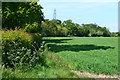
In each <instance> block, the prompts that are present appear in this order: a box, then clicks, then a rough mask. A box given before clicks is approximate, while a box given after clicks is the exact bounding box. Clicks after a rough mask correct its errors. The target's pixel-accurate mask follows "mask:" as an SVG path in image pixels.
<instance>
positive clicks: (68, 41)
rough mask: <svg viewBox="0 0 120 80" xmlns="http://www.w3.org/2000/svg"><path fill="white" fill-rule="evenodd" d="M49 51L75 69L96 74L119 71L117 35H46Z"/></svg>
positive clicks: (112, 73)
mask: <svg viewBox="0 0 120 80" xmlns="http://www.w3.org/2000/svg"><path fill="white" fill-rule="evenodd" d="M44 41H46V43H47V45H48V47H49V51H51V52H54V54H55V55H58V56H60V57H61V58H62V59H63V60H64V61H66V62H67V63H68V64H69V65H70V66H71V67H72V68H73V69H74V70H79V71H82V72H90V73H95V74H106V75H115V74H117V73H118V70H117V69H118V38H117V37H44Z"/></svg>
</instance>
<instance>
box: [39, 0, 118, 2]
mask: <svg viewBox="0 0 120 80" xmlns="http://www.w3.org/2000/svg"><path fill="white" fill-rule="evenodd" d="M40 2H119V0H40Z"/></svg>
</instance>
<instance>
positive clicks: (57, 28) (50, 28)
mask: <svg viewBox="0 0 120 80" xmlns="http://www.w3.org/2000/svg"><path fill="white" fill-rule="evenodd" d="M41 27H42V35H43V36H67V28H65V27H63V26H62V25H61V21H60V20H49V19H46V20H45V22H42V24H41Z"/></svg>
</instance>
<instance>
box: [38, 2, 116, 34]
mask: <svg viewBox="0 0 120 80" xmlns="http://www.w3.org/2000/svg"><path fill="white" fill-rule="evenodd" d="M39 3H40V4H41V6H42V7H43V10H42V11H43V12H44V16H45V18H46V19H53V12H54V9H56V18H57V19H60V20H62V21H64V20H68V19H71V20H72V21H73V22H75V23H78V24H86V23H96V24H98V25H99V26H102V27H107V28H108V29H109V30H110V31H111V32H117V31H118V0H40V1H39Z"/></svg>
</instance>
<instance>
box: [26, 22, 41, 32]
mask: <svg viewBox="0 0 120 80" xmlns="http://www.w3.org/2000/svg"><path fill="white" fill-rule="evenodd" d="M24 31H25V32H29V33H40V32H41V28H40V25H39V24H38V23H37V22H34V23H33V24H26V27H25V29H24Z"/></svg>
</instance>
